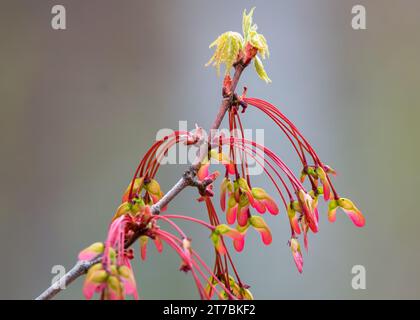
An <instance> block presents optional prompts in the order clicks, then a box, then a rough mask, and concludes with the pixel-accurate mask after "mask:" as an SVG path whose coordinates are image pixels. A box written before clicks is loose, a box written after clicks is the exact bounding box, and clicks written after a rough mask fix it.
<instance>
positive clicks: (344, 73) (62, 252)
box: [0, 0, 420, 299]
mask: <svg viewBox="0 0 420 320" xmlns="http://www.w3.org/2000/svg"><path fill="white" fill-rule="evenodd" d="M55 4H62V5H64V6H65V7H66V9H67V30H65V31H55V30H53V29H52V28H51V26H50V21H51V18H52V15H51V13H50V12H51V7H52V6H53V5H55ZM356 4H363V5H365V6H366V9H367V30H362V31H355V30H353V29H352V28H351V18H352V15H351V8H352V6H353V5H356ZM254 5H255V6H257V9H256V11H255V15H254V18H255V22H256V23H257V24H258V26H259V30H260V32H261V33H263V34H264V35H265V36H266V38H267V39H268V43H269V47H270V51H271V57H270V59H269V60H267V61H266V62H265V66H266V69H267V72H268V74H269V76H270V77H271V79H272V80H273V83H272V84H270V85H266V84H265V83H263V82H262V81H260V80H259V79H258V78H257V76H256V74H255V72H254V71H253V70H251V68H250V70H248V71H247V72H246V73H245V75H244V77H243V78H242V82H241V84H240V85H247V86H248V88H249V91H248V96H254V97H261V98H264V99H266V100H268V101H271V102H272V103H274V104H276V105H277V106H278V107H279V108H280V109H281V110H282V111H283V112H284V113H285V114H286V115H287V116H288V117H289V118H290V119H291V120H292V121H294V122H295V123H296V125H297V126H298V127H299V128H301V129H302V132H303V133H304V134H305V135H306V137H307V138H308V139H309V141H311V142H312V143H313V145H314V147H315V149H316V150H317V151H318V153H319V155H320V156H321V158H322V159H324V161H325V162H326V163H328V164H330V165H332V166H333V167H334V168H336V169H337V170H338V172H339V176H338V177H337V178H336V179H335V184H336V187H337V188H338V190H339V191H340V193H341V194H342V195H343V196H347V197H350V198H351V199H353V200H354V201H355V202H356V203H357V205H358V207H360V208H361V209H362V211H363V212H364V214H365V216H366V219H367V223H366V226H365V228H362V229H357V228H355V227H353V225H352V223H351V222H350V220H348V219H347V218H346V217H345V216H344V214H340V215H339V216H338V218H337V221H336V223H335V224H330V223H329V222H328V221H327V218H326V214H323V215H322V219H321V220H322V221H321V225H320V227H321V231H320V232H319V233H318V234H317V235H315V236H311V238H310V251H309V253H304V259H305V266H304V273H303V275H299V274H298V272H297V271H296V270H295V266H294V263H293V260H292V257H291V254H290V249H289V248H288V246H287V240H288V237H289V231H288V225H287V218H286V215H285V214H284V212H283V213H282V214H280V215H279V216H278V217H268V218H267V221H268V222H269V224H270V226H271V228H272V230H273V233H274V240H273V244H272V245H271V246H269V247H265V246H263V245H262V243H261V242H260V240H259V238H258V237H257V236H256V235H254V234H250V235H251V237H250V238H249V239H247V244H246V247H245V251H244V252H243V253H241V254H237V255H236V256H235V261H236V264H237V266H238V269H239V271H240V273H241V275H242V277H243V278H244V279H246V282H247V283H248V284H249V285H251V290H252V292H253V294H254V296H255V297H256V298H266V299H299V298H321V299H327V298H344V299H349V298H351V299H352V298H360V299H372V298H387V299H388V298H417V299H418V298H420V275H419V272H418V270H419V269H420V253H419V249H418V243H419V240H420V236H419V222H418V219H417V216H418V209H417V205H416V203H417V202H418V195H417V187H416V185H415V181H416V178H417V177H418V165H419V155H420V152H419V148H418V138H419V135H420V126H419V124H418V118H419V115H420V106H419V101H420V90H419V83H420V61H419V57H420V37H419V30H420V2H418V1H408V0H405V1H392V0H383V1H351V0H346V1H334V0H319V1H312V0H306V1H303V0H297V1H285V0H284V1H221V0H213V1H187V0H175V1H169V0H167V1H162V0H160V1H140V0H138V1H134V0H125V1H109V0H101V1H99V0H95V1H94V0H84V1H82V0H72V1H70V0H60V1H46V0H43V1H32V0H1V1H0V152H1V158H0V159H1V160H0V161H1V165H0V219H1V222H0V243H1V247H2V252H1V258H0V284H1V285H0V287H1V290H0V298H3V299H31V298H34V297H35V296H36V295H38V294H39V293H40V292H41V291H42V290H43V289H45V288H46V287H47V286H48V285H49V284H50V282H51V278H52V277H53V275H52V274H51V272H50V271H51V268H52V266H54V265H57V264H62V265H64V266H65V267H67V268H69V267H71V266H72V265H73V263H74V262H75V258H76V255H77V253H78V252H79V251H80V250H81V249H82V248H84V247H85V246H86V245H88V244H90V243H92V242H95V241H98V240H99V241H100V240H103V239H104V237H105V235H106V228H107V225H108V222H109V219H110V217H111V216H112V215H113V213H114V210H115V208H116V206H117V205H118V203H119V200H120V196H121V193H122V191H123V190H124V189H125V187H126V185H127V183H128V181H129V180H130V178H131V177H132V174H133V172H134V170H135V167H136V165H137V162H138V160H139V158H140V157H141V155H142V154H143V152H145V150H146V148H148V146H149V145H150V144H151V143H152V142H153V140H154V138H155V135H156V132H157V130H158V129H161V128H177V127H178V120H187V121H188V123H189V126H190V128H191V129H192V127H193V125H194V124H195V123H198V124H199V125H200V126H203V127H208V126H209V125H210V123H211V120H212V118H213V117H214V115H215V113H216V109H217V107H218V104H219V101H220V85H221V78H217V77H216V73H215V70H214V69H210V68H207V69H206V68H204V63H205V62H206V61H207V60H208V58H209V57H210V56H211V54H212V52H211V51H210V50H209V49H208V45H209V43H210V42H211V41H213V40H214V38H215V37H216V36H217V35H219V34H220V33H222V32H224V31H227V30H234V31H236V30H237V31H240V29H241V15H242V10H243V9H244V8H251V7H252V6H254ZM244 122H245V125H246V126H247V127H250V128H265V129H266V131H265V132H266V135H265V143H266V145H267V146H269V147H272V148H273V150H275V151H276V152H278V153H279V154H280V155H281V156H282V157H284V159H285V161H286V162H287V163H289V164H290V165H291V167H292V168H293V169H294V170H295V172H297V170H298V169H299V167H298V166H297V162H296V158H295V157H294V156H293V153H292V149H291V148H290V147H289V146H288V145H287V144H286V143H285V141H284V139H283V138H279V131H278V130H276V128H275V127H274V126H273V125H271V124H269V123H268V122H267V121H266V119H265V117H264V116H263V115H260V114H259V113H257V112H256V111H255V110H251V109H250V110H248V111H247V114H246V120H245V121H244ZM184 167H185V166H181V165H174V166H170V167H168V166H165V167H164V168H163V169H162V172H161V173H160V175H159V177H158V178H159V181H160V182H161V185H162V188H163V189H164V190H167V189H168V188H169V187H170V186H171V185H172V184H173V183H174V182H175V181H176V180H177V179H178V177H179V175H180V173H181V172H182V170H183V168H184ZM257 180H259V181H258V183H259V184H264V185H268V181H267V180H265V179H264V178H262V177H261V178H260V177H258V178H257ZM268 190H270V191H272V189H270V188H268ZM195 198H196V193H195V191H194V190H186V191H185V192H184V193H183V194H182V195H181V197H179V198H178V199H177V200H176V201H174V202H173V204H172V205H171V209H172V210H171V211H172V212H175V213H185V214H192V215H195V216H199V217H200V216H201V217H204V215H205V212H204V211H203V208H202V206H201V205H200V204H198V203H196V202H195V201H193V200H192V199H195ZM322 209H323V210H322V212H323V213H325V212H326V207H325V205H323V207H322ZM185 226H186V227H187V230H189V234H190V235H191V237H192V238H193V239H194V240H193V244H194V246H195V247H196V248H197V249H198V250H199V251H200V252H202V253H203V256H204V257H205V259H206V260H207V261H211V258H212V254H211V248H210V244H209V240H208V238H207V233H203V232H201V231H202V230H201V229H199V228H195V227H191V226H188V225H185ZM136 250H137V249H136ZM357 264H361V265H364V266H365V267H366V271H367V288H366V290H353V289H352V287H351V279H352V276H353V275H352V274H351V268H352V267H353V265H357ZM134 265H135V269H136V274H137V280H138V286H139V289H140V296H141V298H145V299H151V298H164V299H166V298H180V299H184V298H197V297H198V295H197V293H196V290H195V288H194V285H193V281H192V278H191V277H189V276H186V275H185V274H183V273H182V272H179V271H178V265H179V260H178V258H177V257H176V256H175V254H174V253H172V252H170V251H169V250H166V251H165V253H164V254H162V255H159V254H157V253H156V252H154V250H150V254H149V257H148V260H147V261H146V262H145V263H140V262H139V261H136V262H135V264H134ZM82 283H83V281H82V279H79V280H77V282H76V283H75V284H73V285H72V286H71V287H69V288H68V289H67V290H65V292H63V293H62V294H60V295H59V297H58V298H61V299H81V298H83V296H82V293H81V286H82Z"/></svg>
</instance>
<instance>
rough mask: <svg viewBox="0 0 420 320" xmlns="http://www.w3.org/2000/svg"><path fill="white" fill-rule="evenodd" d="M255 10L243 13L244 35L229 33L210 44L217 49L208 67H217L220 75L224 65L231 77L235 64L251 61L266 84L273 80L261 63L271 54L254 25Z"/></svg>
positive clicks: (226, 73) (226, 72)
mask: <svg viewBox="0 0 420 320" xmlns="http://www.w3.org/2000/svg"><path fill="white" fill-rule="evenodd" d="M254 10H255V8H252V9H251V10H250V11H249V13H248V14H247V13H246V9H245V10H244V12H243V17H242V35H241V34H240V33H238V32H233V31H227V32H225V33H223V34H221V35H220V36H219V37H217V39H216V40H214V41H213V42H212V43H211V44H210V46H209V48H213V47H216V49H215V52H214V54H213V56H212V57H211V58H210V60H209V61H208V62H207V64H206V66H209V65H213V66H215V67H216V70H217V74H218V75H219V74H220V66H221V65H222V64H224V65H225V75H229V74H230V70H231V68H232V67H233V66H234V64H236V63H238V62H241V63H243V64H244V65H248V64H249V63H250V62H251V61H254V67H255V71H256V72H257V74H258V76H259V77H260V78H261V79H262V80H264V81H265V82H267V83H270V82H271V80H270V78H269V77H268V76H267V73H266V71H265V69H264V65H263V63H262V61H261V58H262V59H265V58H268V57H269V55H270V52H269V50H268V45H267V41H266V39H265V37H264V36H263V35H262V34H261V33H258V32H257V29H258V27H257V25H256V24H255V23H253V20H252V16H253V14H254ZM259 56H261V58H260V57H259Z"/></svg>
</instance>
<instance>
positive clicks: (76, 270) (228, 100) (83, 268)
mask: <svg viewBox="0 0 420 320" xmlns="http://www.w3.org/2000/svg"><path fill="white" fill-rule="evenodd" d="M246 66H247V64H244V63H241V62H239V63H237V64H236V65H235V74H234V76H233V79H232V84H231V92H232V94H231V95H232V96H233V95H234V92H235V90H236V87H237V85H238V82H239V79H240V77H241V75H242V72H243V70H244V69H245V67H246ZM232 96H229V97H224V98H223V100H222V102H221V104H220V107H219V111H218V113H217V115H216V118H215V119H214V121H213V124H212V126H211V127H210V130H209V133H210V134H209V139H211V132H212V131H214V130H217V129H219V127H220V125H221V123H222V121H223V118H224V117H225V114H226V112H227V111H228V109H229V108H230V107H231V106H232V103H234V101H233V99H232ZM208 142H209V141H208ZM208 142H207V143H201V145H200V148H199V150H198V153H197V157H196V158H195V160H194V161H193V163H192V165H191V166H190V167H189V168H188V169H187V170H186V171H185V172H184V174H183V175H182V177H181V178H180V179H179V180H178V182H177V183H175V185H174V186H173V187H172V188H171V189H170V190H169V191H168V192H166V193H165V194H164V196H163V197H162V198H161V199H160V200H159V201H158V202H157V203H155V204H154V205H153V206H151V208H150V209H151V211H152V213H153V214H160V211H161V210H162V208H164V207H166V206H167V205H168V204H169V203H170V202H171V201H172V200H173V199H174V198H175V197H176V196H177V195H178V194H179V193H180V192H181V191H182V190H184V189H185V188H186V187H188V186H193V187H196V188H197V189H198V190H199V191H202V190H204V189H205V187H206V186H207V185H209V184H210V183H212V180H210V179H208V180H205V181H203V182H199V181H197V179H196V174H197V171H198V169H199V168H200V165H201V162H202V161H203V160H204V159H205V157H207V155H208V145H209V144H208ZM145 231H146V230H144V229H139V230H137V231H136V232H134V234H133V236H132V237H131V238H130V239H128V240H127V242H126V243H125V247H126V248H128V247H130V246H131V245H132V244H133V243H134V242H136V240H137V239H138V238H139V237H140V236H142V235H143V234H144V233H145ZM101 259H102V255H100V256H98V257H96V258H94V259H92V260H90V261H78V262H77V263H76V264H75V265H74V266H73V268H71V269H70V271H68V272H67V273H66V274H65V275H64V276H63V277H61V278H60V279H59V280H57V281H56V282H54V283H53V284H52V285H51V286H50V287H49V288H48V289H46V290H45V291H44V292H43V293H41V294H40V295H39V296H38V297H37V298H36V299H35V300H50V299H52V298H53V297H54V296H55V295H57V294H58V293H59V292H61V291H63V290H64V289H65V288H66V287H67V286H68V285H69V284H71V283H72V282H73V281H74V280H76V279H77V278H78V277H80V276H82V275H84V274H85V273H86V272H87V271H88V270H89V268H90V267H91V266H93V265H94V264H96V263H98V262H100V261H101Z"/></svg>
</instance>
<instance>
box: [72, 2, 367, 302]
mask: <svg viewBox="0 0 420 320" xmlns="http://www.w3.org/2000/svg"><path fill="white" fill-rule="evenodd" d="M253 13H254V8H253V9H251V11H250V12H249V13H247V12H246V11H244V13H243V21H242V32H243V34H240V33H237V32H232V31H229V32H226V33H223V34H222V35H220V36H219V37H218V38H217V39H216V40H215V41H214V42H213V43H212V44H211V45H210V47H211V48H212V47H215V52H214V55H213V56H212V57H211V59H210V61H209V62H208V63H207V65H213V66H215V67H216V69H217V71H218V73H219V72H220V68H221V67H222V66H223V65H224V67H225V72H224V74H225V76H224V81H223V94H224V96H225V97H228V98H230V101H231V103H230V105H229V108H228V110H227V115H228V123H229V132H230V133H229V135H218V136H217V137H213V138H212V139H211V144H210V148H209V151H208V155H207V157H206V158H205V159H204V160H203V161H201V163H200V164H199V169H198V172H197V173H196V175H195V176H194V177H192V179H195V180H194V181H195V183H196V184H197V185H199V186H201V188H199V191H200V192H199V193H200V194H199V198H198V201H200V202H201V203H203V205H204V208H205V210H206V211H207V216H208V221H204V220H202V219H199V218H196V217H195V216H194V215H191V216H188V215H179V214H172V213H170V208H160V212H159V214H154V213H153V212H152V210H151V207H152V206H153V205H155V204H157V203H159V201H160V200H161V199H162V197H163V196H164V192H163V191H162V190H161V187H160V185H159V183H158V182H157V180H156V179H157V178H156V177H157V174H158V172H159V167H160V160H161V159H162V157H163V156H164V155H165V154H166V153H167V152H168V150H169V149H171V148H173V147H174V146H176V145H177V144H179V143H183V144H184V145H187V146H189V145H194V144H196V143H197V142H198V141H199V140H201V139H202V132H201V131H200V130H201V129H200V128H197V130H196V131H195V132H186V131H175V132H174V133H172V134H170V135H168V136H166V137H165V138H163V139H161V140H159V141H156V142H155V143H154V144H153V145H152V146H151V147H150V149H149V150H148V151H147V152H146V154H145V155H144V157H143V158H142V160H141V161H140V164H139V165H138V167H137V169H136V171H135V174H134V177H133V179H132V181H131V182H130V183H129V185H128V187H127V189H126V190H125V192H124V194H123V197H122V202H121V205H120V206H119V207H118V208H117V210H116V213H115V215H114V217H113V219H112V221H111V223H110V226H109V230H108V236H107V239H106V241H105V242H104V243H100V242H99V243H95V244H93V245H91V246H90V247H88V248H86V249H85V250H83V251H82V252H81V253H80V254H79V259H80V260H92V259H94V258H97V257H98V256H101V260H100V262H98V263H97V264H95V265H93V266H92V267H91V268H90V269H89V271H88V272H87V276H86V279H85V284H84V288H83V293H84V295H85V296H86V298H87V299H90V298H91V297H92V296H93V295H94V293H98V294H99V295H100V297H101V298H102V299H123V298H125V297H126V296H127V295H133V296H134V298H137V289H136V281H135V279H134V273H133V269H132V265H131V260H132V259H133V257H134V251H133V250H132V249H130V248H129V246H130V245H131V244H132V243H133V242H134V241H135V240H136V239H139V243H140V249H139V252H140V256H141V258H142V259H143V260H144V259H146V256H147V246H148V242H149V241H153V242H154V243H155V247H156V249H157V250H158V251H159V252H162V251H163V247H164V246H165V247H166V248H167V249H171V250H173V251H174V252H176V254H177V255H178V256H179V258H180V267H179V269H180V270H181V271H183V272H186V273H190V274H191V276H192V278H193V280H194V282H195V284H196V287H197V290H198V293H199V296H200V298H202V299H211V298H212V297H215V296H216V297H218V298H220V299H252V294H251V292H250V291H249V286H248V285H247V284H246V283H245V282H244V281H243V279H241V277H240V276H239V273H238V268H237V266H236V265H235V264H234V262H233V254H232V253H231V252H230V250H229V246H228V245H227V243H229V242H231V243H232V244H233V247H234V249H235V250H236V251H238V252H241V251H243V250H244V246H245V238H246V236H247V233H248V230H250V229H251V230H252V229H253V230H255V231H256V232H258V233H259V234H260V235H261V240H262V242H263V244H265V245H270V244H271V242H272V236H273V235H272V232H271V230H270V228H269V226H268V224H267V223H266V221H265V220H264V219H263V217H262V215H263V214H264V213H266V212H268V213H270V214H271V215H273V216H275V215H278V214H279V212H280V211H282V210H281V207H283V208H284V212H285V213H287V216H288V218H289V222H290V233H291V234H290V240H289V242H288V243H289V246H290V249H291V252H292V257H293V259H294V261H295V264H296V266H297V269H298V271H299V272H300V273H301V272H302V270H303V255H302V251H301V247H300V243H299V240H298V237H299V236H300V235H303V239H304V247H305V248H306V250H307V249H308V236H309V234H310V233H317V232H318V231H319V213H318V202H319V199H323V200H324V201H326V202H329V204H328V219H329V220H330V221H335V220H336V210H337V209H338V208H341V209H342V210H343V211H344V212H345V213H346V214H347V215H348V216H349V218H350V220H351V221H352V222H353V223H354V224H355V225H356V226H357V227H362V226H363V225H364V224H365V219H364V217H363V215H362V213H361V212H360V210H359V209H358V208H357V207H356V206H355V205H354V204H353V202H352V201H350V200H348V199H346V198H342V197H341V196H340V195H339V194H338V192H337V191H336V189H335V187H334V185H333V183H332V180H331V175H335V171H334V170H333V169H332V168H331V167H330V166H328V165H326V164H325V163H324V162H323V161H321V159H320V157H319V156H318V154H317V153H316V152H315V150H314V149H313V147H312V146H311V145H310V144H309V142H308V140H307V139H306V138H305V137H304V136H303V134H302V133H301V132H300V131H299V130H298V128H296V126H295V125H294V124H293V123H292V122H291V121H290V120H289V119H288V118H287V117H286V116H285V115H284V114H283V113H282V112H280V110H279V109H277V107H275V106H274V105H272V104H271V103H269V102H266V101H264V100H261V99H257V98H249V97H246V92H244V94H243V95H242V96H241V97H238V96H237V95H236V94H235V93H234V88H233V85H232V78H231V76H230V74H231V70H232V68H235V67H236V66H238V65H241V66H242V67H246V66H247V65H248V64H250V63H251V62H253V63H254V66H255V70H256V72H257V74H258V76H259V77H260V78H261V79H262V80H264V81H265V82H267V83H268V82H271V80H270V78H269V77H268V75H267V73H266V71H265V69H264V66H263V64H262V62H261V59H265V58H267V57H268V56H269V51H268V45H267V41H266V39H265V37H264V36H263V35H262V34H260V33H258V32H257V26H256V25H255V24H254V23H253ZM260 57H261V58H260ZM240 106H242V107H243V110H242V113H240V112H238V110H239V107H240ZM247 107H254V108H256V109H257V110H259V111H260V112H263V113H264V114H265V115H266V116H267V117H268V118H269V120H271V121H272V122H274V123H275V124H276V125H277V126H278V128H279V129H280V131H281V133H283V134H284V136H285V137H286V138H287V140H288V141H289V142H290V144H291V146H292V149H293V150H294V151H295V152H296V154H297V156H298V158H299V161H300V163H301V165H302V172H301V177H300V179H299V178H297V177H296V176H295V175H294V174H293V172H292V170H291V169H290V168H289V167H288V166H287V165H286V164H285V163H284V162H283V160H282V159H281V157H280V156H279V155H277V154H276V153H274V152H273V151H271V150H270V149H269V148H267V147H265V146H263V145H260V144H258V143H257V142H255V141H253V140H248V139H245V137H244V134H243V126H242V118H243V117H245V116H246V113H245V110H246V108H247ZM223 150H225V151H226V150H227V151H226V152H224V151H223ZM210 160H216V162H219V163H221V164H223V165H224V167H222V168H224V169H223V170H224V172H223V174H224V177H223V179H221V181H220V185H219V187H218V188H219V189H220V207H221V211H220V212H218V210H216V207H215V205H214V200H213V198H214V194H215V192H214V184H215V183H216V181H217V179H218V177H219V175H220V173H219V172H218V171H214V170H212V166H213V165H214V162H211V161H210ZM238 160H241V161H238ZM251 160H252V161H254V162H256V163H258V164H259V165H260V166H261V167H262V168H263V169H264V173H265V175H266V176H267V178H268V180H269V181H270V182H271V183H272V184H273V186H274V188H275V190H276V196H273V195H270V194H268V193H267V192H266V191H265V190H264V189H263V188H261V187H260V186H254V185H252V183H251V176H250V174H249V171H248V169H249V164H250V161H251ZM219 180H220V179H219ZM305 181H307V185H308V188H306V187H305V186H304V183H305ZM277 195H278V198H279V200H280V203H281V204H282V205H279V204H277V203H276V200H275V199H276V198H277ZM167 212H168V213H167ZM221 212H222V213H224V214H221ZM177 220H185V221H189V222H191V223H195V224H198V225H200V226H202V227H203V229H204V233H203V234H204V235H205V236H207V237H209V238H210V240H211V242H212V243H213V244H214V248H215V250H214V254H215V260H214V265H213V266H209V265H207V264H206V263H205V261H204V260H203V259H202V258H201V256H200V255H199V254H198V253H197V251H196V250H195V249H194V245H193V241H192V240H191V239H190V238H189V237H188V235H187V234H186V233H185V231H184V230H183V229H181V228H180V226H179V225H178V224H177ZM163 224H167V225H168V226H169V228H170V229H169V230H170V231H165V230H163V229H162V228H161V226H162V225H163ZM133 239H134V240H133ZM167 249H165V250H167Z"/></svg>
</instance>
